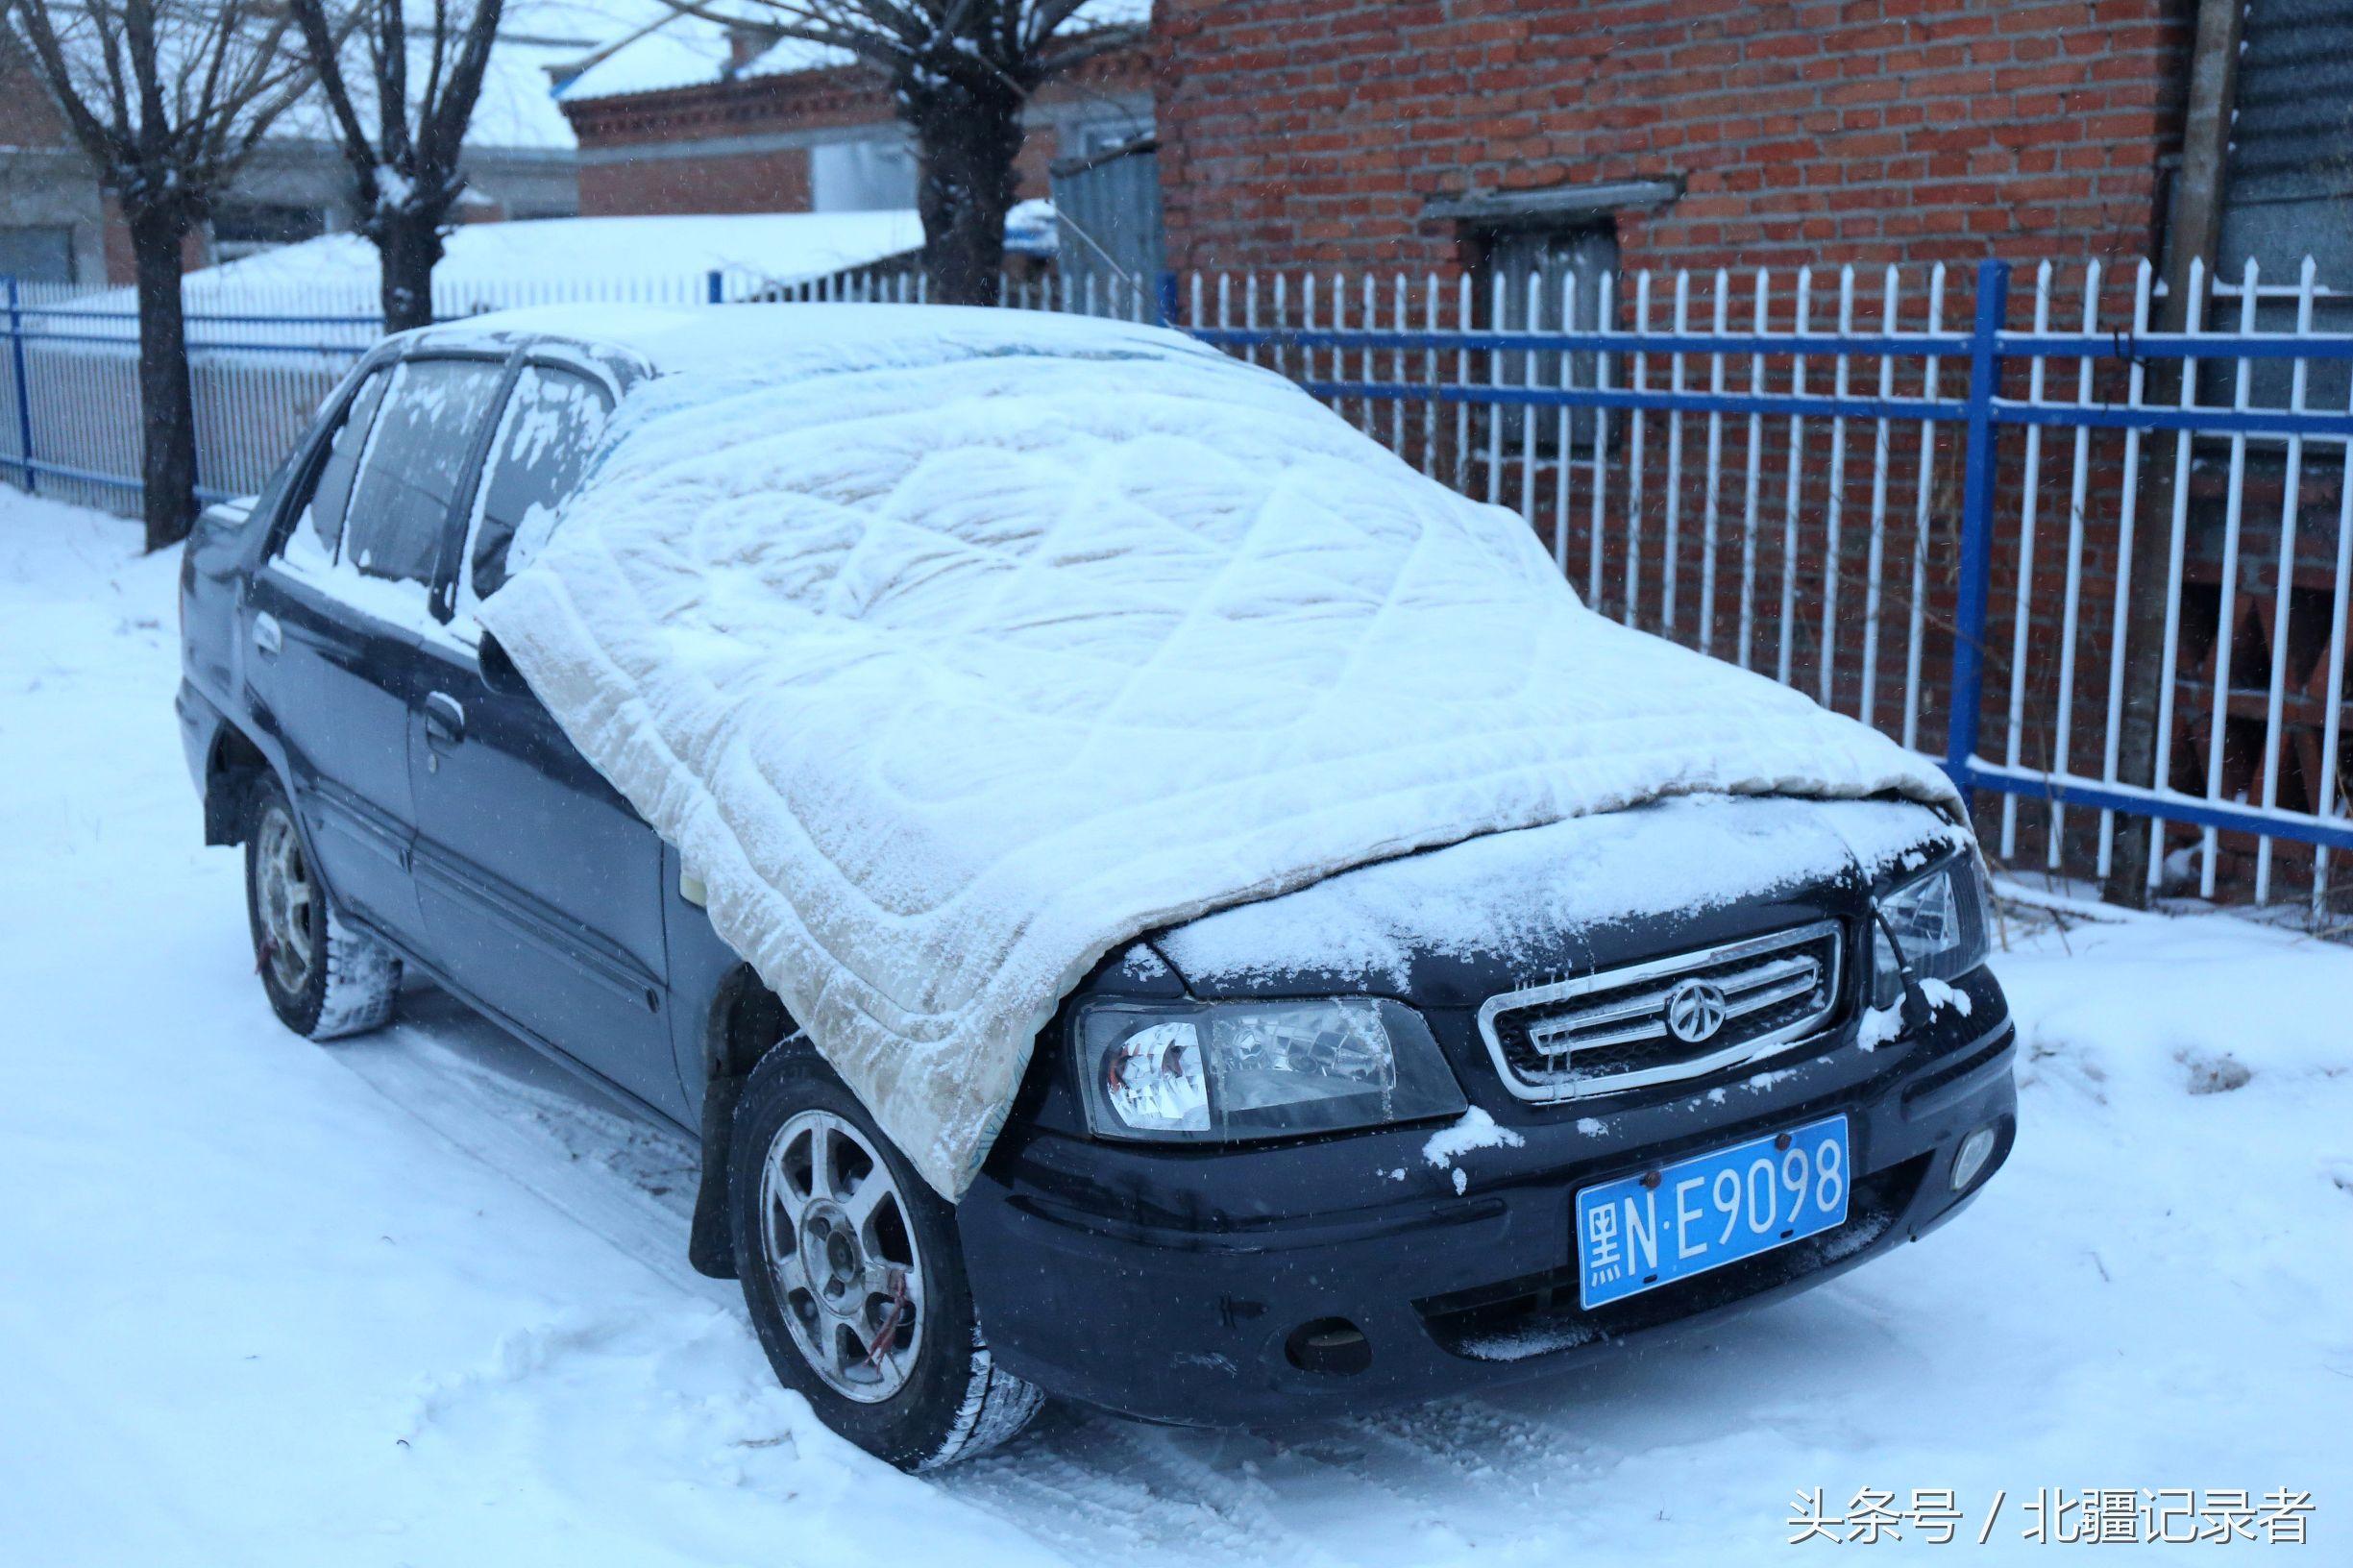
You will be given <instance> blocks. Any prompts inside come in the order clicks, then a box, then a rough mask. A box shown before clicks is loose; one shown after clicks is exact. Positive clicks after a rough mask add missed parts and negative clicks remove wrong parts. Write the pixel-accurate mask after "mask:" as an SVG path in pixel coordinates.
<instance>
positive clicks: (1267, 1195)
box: [958, 971, 2017, 1426]
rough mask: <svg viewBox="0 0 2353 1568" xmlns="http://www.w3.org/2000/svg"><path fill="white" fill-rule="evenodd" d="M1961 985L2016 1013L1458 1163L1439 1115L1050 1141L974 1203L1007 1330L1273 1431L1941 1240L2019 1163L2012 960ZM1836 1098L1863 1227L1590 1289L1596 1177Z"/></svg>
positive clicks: (1160, 1397) (1790, 1289) (1003, 1356)
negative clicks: (1345, 1131)
mask: <svg viewBox="0 0 2353 1568" xmlns="http://www.w3.org/2000/svg"><path fill="white" fill-rule="evenodd" d="M1965 989H1968V990H1969V991H1970V992H1972V993H1973V997H1974V998H1975V999H1976V1000H1977V1001H1978V1002H1979V1003H1980V1004H1981V1005H1979V1006H1977V1007H1975V1008H1973V1015H1974V1017H1975V1018H1976V1019H1978V1020H1981V1021H1982V1020H1987V1019H1993V1020H1997V1021H1994V1022H1992V1023H1991V1024H1989V1025H1985V1026H1982V1027H1977V1028H1971V1027H1969V1026H1968V1023H1967V1020H1961V1019H1953V1018H1950V1017H1948V1019H1947V1020H1946V1027H1943V1028H1937V1027H1934V1026H1932V1027H1931V1028H1930V1030H1929V1031H1927V1033H1926V1036H1925V1037H1924V1039H1923V1040H1921V1041H1918V1042H1916V1043H1914V1044H1913V1045H1911V1046H1910V1047H1909V1048H1907V1049H1904V1050H1901V1051H1900V1052H1899V1051H1894V1050H1885V1051H1883V1052H1882V1053H1881V1054H1880V1056H1879V1057H1878V1058H1876V1059H1872V1058H1866V1057H1864V1056H1863V1053H1860V1052H1859V1051H1858V1050H1857V1049H1856V1048H1855V1047H1853V1046H1851V1045H1847V1046H1844V1047H1841V1048H1839V1049H1838V1050H1835V1051H1832V1052H1828V1053H1826V1054H1825V1055H1823V1056H1821V1057H1819V1058H1817V1059H1816V1060H1815V1064H1814V1066H1815V1069H1816V1070H1813V1071H1811V1072H1808V1071H1805V1070H1800V1071H1797V1072H1791V1073H1784V1074H1768V1075H1765V1080H1766V1081H1768V1082H1769V1086H1770V1087H1768V1088H1766V1089H1764V1090H1755V1089H1753V1088H1752V1087H1751V1086H1738V1087H1736V1088H1735V1089H1734V1090H1731V1091H1729V1092H1728V1091H1727V1090H1724V1089H1722V1088H1719V1089H1716V1090H1707V1091H1703V1092H1700V1093H1696V1094H1693V1095H1691V1096H1689V1097H1687V1098H1685V1099H1682V1100H1667V1101H1660V1102H1656V1103H1654V1104H1652V1105H1650V1106H1648V1107H1646V1108H1643V1109H1642V1110H1640V1111H1637V1112H1629V1113H1625V1114H1620V1115H1613V1114H1610V1113H1607V1112H1604V1113H1601V1114H1599V1115H1594V1116H1579V1115H1576V1114H1575V1112H1574V1110H1570V1111H1567V1112H1554V1113H1552V1114H1550V1115H1539V1116H1534V1117H1531V1118H1529V1119H1526V1120H1523V1121H1521V1122H1519V1123H1517V1124H1515V1125H1514V1126H1513V1129H1512V1130H1513V1131H1514V1132H1516V1134H1517V1135H1518V1137H1519V1138H1520V1139H1521V1141H1520V1142H1519V1144H1518V1145H1517V1146H1509V1145H1505V1146H1497V1147H1491V1148H1487V1149H1482V1150H1479V1151H1476V1152H1474V1153H1471V1154H1469V1155H1466V1156H1463V1157H1461V1158H1460V1160H1459V1161H1458V1162H1457V1163H1456V1164H1454V1165H1452V1166H1441V1165H1435V1164H1431V1163H1430V1162H1429V1161H1427V1160H1425V1159H1424V1151H1423V1145H1424V1144H1425V1143H1426V1142H1427V1141H1428V1139H1429V1137H1430V1133H1431V1131H1432V1130H1431V1129H1430V1128H1427V1127H1423V1128H1419V1129H1397V1130H1394V1131H1385V1132H1381V1133H1376V1134H1365V1135H1358V1136H1356V1137H1352V1138H1345V1139H1330V1140H1327V1141H1324V1142H1320V1143H1310V1144H1298V1145H1291V1146H1288V1147H1284V1148H1279V1149H1259V1150H1237V1149H1227V1150H1221V1151H1200V1150H1185V1151H1171V1150H1168V1149H1145V1148H1139V1147H1133V1146H1118V1145H1108V1144H1103V1143H1099V1142H1090V1141H1087V1140H1085V1139H1071V1138H1062V1137H1033V1138H1030V1139H1027V1140H1025V1141H1021V1142H1019V1144H1018V1146H1017V1149H1016V1150H1015V1151H1014V1152H1012V1153H1011V1154H1009V1155H1008V1156H1007V1157H1006V1158H1004V1159H1001V1160H995V1161H993V1162H992V1164H991V1169H990V1170H989V1171H988V1172H986V1173H984V1175H983V1177H982V1179H981V1180H980V1181H979V1182H978V1183H977V1184H976V1185H975V1186H974V1188H973V1189H972V1190H971V1191H970V1192H969V1193H968V1195H967V1196H966V1198H965V1200H964V1201H963V1203H962V1204H961V1205H960V1206H959V1210H958V1222H959V1225H960V1227H961V1229H962V1232H963V1237H964V1244H965V1253H966V1258H967V1263H968V1269H969V1272H970V1276H971V1281H972V1288H973V1292H974V1296H975V1300H976V1303H977V1305H978V1306H979V1309H980V1314H981V1321H982V1323H983V1324H984V1326H985V1327H986V1330H987V1333H988V1335H989V1341H990V1346H991V1349H992V1352H993V1354H994V1355H995V1357H996V1358H997V1360H999V1361H1001V1362H1002V1363H1003V1364H1004V1365H1005V1366H1006V1367H1007V1368H1008V1369H1009V1370H1011V1371H1013V1372H1016V1373H1017V1374H1018V1375H1020V1376H1021V1377H1023V1378H1026V1379H1028V1380H1029V1381H1030V1382H1032V1383H1035V1384H1038V1385H1040V1386H1041V1387H1042V1388H1044V1389H1045V1390H1046V1391H1047V1392H1049V1393H1052V1394H1054V1395H1057V1396H1059V1397H1062V1398H1066V1399H1071V1400H1076V1401H1079V1402H1082V1403H1085V1404H1088V1405H1092V1406H1095V1407H1098V1408H1101V1409H1110V1410H1114V1411H1116V1412H1119V1413H1121V1414H1125V1415H1130V1416H1135V1417H1139V1418H1141V1419H1145V1420H1152V1421H1161V1422H1167V1423H1173V1424H1180V1425H1189V1426H1268V1425H1278V1424H1281V1423H1284V1422H1287V1421H1295V1420H1299V1419H1302V1418H1312V1417H1317V1416H1327V1415H1333V1414H1338V1413H1343V1412H1350V1411H1356V1410H1361V1409H1372V1408H1378V1407H1381V1406H1385V1405H1391V1404H1402V1403H1408V1402H1411V1401H1416V1400H1421V1399H1426V1398H1431V1397H1435V1396H1439V1395H1443V1394H1449V1393H1458V1392H1462V1391H1465V1390H1469V1389H1475V1388H1480V1387H1486V1386H1492V1385H1495V1384H1504V1383H1507V1382H1511V1381H1514V1380H1517V1379H1522V1378H1527V1377H1531V1376H1535V1375H1540V1374H1543V1373H1547V1372H1551V1371H1554V1370H1556V1369H1560V1368H1563V1367H1565V1366H1568V1365H1570V1364H1572V1363H1574V1362H1576V1361H1578V1360H1581V1359H1585V1358H1589V1357H1593V1356H1599V1355H1604V1354H1607V1353H1609V1352H1610V1351H1612V1350H1613V1349H1615V1348H1617V1347H1618V1346H1620V1345H1622V1344H1623V1343H1624V1342H1626V1341H1627V1340H1628V1339H1630V1338H1633V1337H1638V1336H1639V1337H1648V1336H1651V1335H1656V1334H1659V1333H1662V1332H1666V1331H1670V1330H1675V1329H1688V1328H1692V1327H1697V1326H1700V1325H1703V1324H1706V1323H1708V1322H1711V1321H1714V1320H1716V1319H1718V1318H1721V1317H1724V1316H1727V1315H1728V1314H1730V1313H1733V1312H1737V1311H1747V1310H1749V1309H1751V1308H1753V1307H1756V1306H1759V1305H1762V1304H1764V1303H1767V1302H1771V1301H1774V1300H1777V1299H1778V1298H1780V1297H1782V1296H1786V1295H1790V1294H1793V1293H1795V1292H1796V1291H1799V1290H1802V1289H1804V1288H1806V1287H1808V1286H1813V1285H1818V1284H1820V1283H1822V1282H1823V1281H1825V1280H1827V1279H1829V1278H1831V1277H1833V1276H1835V1275H1837V1274H1839V1273H1841V1272H1843V1271H1845V1270H1846V1269H1849V1268H1851V1267H1853V1266H1854V1265H1856V1264H1857V1263H1860V1262H1864V1261H1866V1260H1867V1259H1870V1258H1873V1257H1875V1256H1877V1255H1878V1254H1880V1253H1882V1252H1886V1251H1889V1250H1892V1249H1893V1248H1895V1247H1896V1246H1898V1245H1900V1243H1902V1242H1904V1241H1907V1240H1915V1239H1918V1238H1919V1237H1922V1236H1924V1235H1925V1234H1926V1233H1927V1232H1928V1231H1930V1230H1932V1229H1934V1228H1935V1227H1936V1226H1938V1225H1940V1224H1942V1223H1943V1222H1944V1221H1946V1220H1947V1219H1949V1218H1950V1217H1951V1216H1952V1215H1953V1214H1954V1213H1957V1212H1958V1211H1959V1210H1960V1209H1961V1208H1962V1207H1963V1206H1965V1205H1966V1204H1967V1203H1968V1202H1969V1201H1970V1200H1971V1199H1972V1198H1973V1197H1974V1196H1975V1194H1976V1193H1977V1192H1978V1191H1980V1190H1982V1189H1983V1188H1984V1185H1985V1183H1986V1181H1987V1180H1988V1179H1990V1178H1991V1176H1992V1174H1993V1172H1994V1171H1995V1170H1997V1169H1998V1168H1999V1167H2000V1165H2001V1164H2003V1163H2004V1162H2005V1161H2006V1160H2007V1159H2008V1157H2009V1152H2010V1147H2011V1144H2012V1142H2013V1141H2014V1138H2015V1129H2016V1116H2017V1092H2016V1090H2015V1087H2014V1085H2013V1081H2012V1061H2013V1058H2014V1056H2015V1054H2016V1053H2015V1050H2014V1039H2015V1037H2014V1034H2013V1031H2012V1028H2011V1025H2010V1023H2009V1020H2008V1018H2007V1017H2006V1009H2005V1008H2004V1007H2003V1006H2002V1002H2001V996H2000V992H1999V990H1998V988H1997V987H1996V986H1995V985H1994V984H1993V982H1992V979H1991V977H1990V976H1988V975H1986V974H1984V973H1983V971H1980V972H1979V973H1978V974H1977V975H1975V976H1973V977H1972V978H1971V983H1970V984H1969V985H1968V986H1967V987H1966V988H1965ZM1984 1004H1990V1005H1984ZM1889 1057H1893V1058H1894V1060H1893V1061H1892V1062H1890V1061H1888V1060H1887V1058H1889ZM1777 1079H1786V1080H1790V1082H1787V1083H1772V1082H1770V1081H1772V1080H1777ZM1841 1112H1843V1113H1845V1114H1846V1115H1847V1116H1848V1117H1849V1118H1850V1139H1851V1158H1852V1160H1853V1163H1854V1169H1855V1171H1856V1183H1855V1187H1854V1191H1853V1195H1852V1200H1851V1205H1850V1217H1849V1219H1848V1221H1847V1222H1846V1224H1844V1225H1843V1226H1841V1227H1839V1228H1838V1229H1836V1230H1832V1231H1829V1232H1826V1233H1824V1234H1822V1235H1820V1236H1817V1237H1809V1238H1807V1239H1805V1240H1802V1241H1799V1242H1795V1243H1792V1244H1790V1245H1787V1246H1783V1247H1780V1248H1777V1249H1776V1250H1774V1251H1772V1252H1768V1253H1763V1254H1760V1255H1758V1256H1756V1257H1753V1258H1751V1259H1748V1260H1745V1261H1742V1262H1736V1263H1732V1264H1729V1265H1728V1266H1726V1267H1723V1268H1720V1269H1717V1270H1714V1271H1711V1272H1709V1273H1706V1274H1702V1275H1698V1276H1694V1277H1691V1278H1688V1279H1684V1280H1680V1281H1677V1282H1675V1283H1673V1284H1670V1285H1668V1286H1661V1287H1659V1288H1657V1289H1654V1290H1652V1291H1649V1292H1646V1293H1644V1294H1642V1295H1638V1296H1634V1297H1631V1298H1629V1299H1626V1300H1624V1301H1621V1302H1618V1303H1615V1304H1612V1305H1610V1306H1607V1307H1605V1308H1602V1309H1600V1310H1598V1311H1593V1312H1586V1311H1583V1310H1581V1307H1580V1306H1579V1301H1578V1281H1577V1271H1576V1268H1575V1264H1574V1259H1575V1254H1574V1248H1573V1226H1572V1218H1573V1215H1574V1213H1575V1203H1576V1193H1577V1191H1578V1189H1579V1188H1583V1187H1587V1186H1590V1185H1592V1184H1593V1183H1595V1182H1601V1181H1607V1180H1611V1179H1613V1178H1616V1177H1620V1176H1624V1175H1628V1174H1632V1173H1637V1172H1640V1171H1643V1170H1646V1169H1648V1168H1650V1167H1652V1166H1654V1165H1657V1164H1664V1163H1667V1162H1670V1161H1673V1160H1676V1159H1679V1158H1681V1157H1683V1156H1685V1155H1688V1154H1693V1153H1698V1152H1702V1151H1703V1150H1706V1149H1710V1148H1716V1147H1721V1146H1723V1145H1726V1144H1730V1143H1735V1142H1738V1141H1740V1140H1741V1139H1746V1138H1750V1137H1753V1136H1755V1135H1757V1134H1759V1133H1770V1132H1773V1131H1777V1130H1779V1129H1782V1128H1787V1127H1795V1126H1799V1125H1802V1124H1803V1123H1805V1122H1807V1121H1810V1120H1813V1119H1816V1118H1818V1117H1820V1116H1822V1115H1831V1114H1837V1113H1841ZM1499 1119H1500V1117H1499ZM1986 1126H1994V1127H1997V1128H1998V1129H1999V1137H1998V1144H1997V1147H1996V1150H1995V1153H1994V1157H1993V1158H1992V1159H1991V1160H1990V1161H1989V1162H1988V1163H1987V1165H1986V1168H1985V1171H1984V1172H1983V1173H1982V1174H1980V1175H1979V1176H1978V1177H1977V1178H1976V1179H1975V1181H1974V1182H1973V1185H1972V1186H1971V1188H1970V1189H1969V1190H1968V1191H1967V1192H1965V1193H1955V1192H1953V1191H1952V1190H1951V1188H1950V1182H1949V1177H1950V1172H1951V1168H1952V1162H1953V1157H1954V1154H1955V1152H1956V1150H1957V1149H1958V1148H1959V1146H1960V1143H1961V1141H1962V1139H1965V1138H1966V1137H1967V1136H1968V1135H1969V1134H1970V1133H1971V1132H1972V1131H1973V1130H1975V1129H1977V1128H1979V1127H1986ZM1457 1168H1459V1169H1460V1171H1461V1172H1462V1173H1463V1177H1464V1179H1463V1181H1462V1183H1461V1184H1460V1188H1459V1190H1458V1187H1457V1184H1456V1182H1455V1180H1454V1177H1455V1172H1456V1169H1457ZM1336 1325H1340V1326H1342V1327H1341V1328H1340V1329H1339V1331H1338V1332H1337V1334H1335V1326H1336ZM1350 1331H1354V1332H1357V1333H1360V1334H1361V1335H1362V1340H1361V1342H1360V1343H1359V1342H1357V1341H1355V1340H1354V1338H1353V1335H1352V1333H1351V1332H1350ZM1335 1343H1337V1344H1339V1345H1340V1346H1341V1347H1342V1348H1341V1349H1340V1350H1339V1351H1338V1352H1337V1353H1335V1352H1334V1350H1333V1349H1332V1347H1333V1345H1334V1344H1335Z"/></svg>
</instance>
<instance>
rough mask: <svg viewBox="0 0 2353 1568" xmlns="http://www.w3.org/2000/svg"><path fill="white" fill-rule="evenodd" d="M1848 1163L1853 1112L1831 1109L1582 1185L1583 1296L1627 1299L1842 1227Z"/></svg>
mask: <svg viewBox="0 0 2353 1568" xmlns="http://www.w3.org/2000/svg"><path fill="white" fill-rule="evenodd" d="M1783 1138H1787V1139H1788V1140H1789V1141H1788V1144H1787V1146H1786V1147H1784V1146H1782V1143H1781V1139H1783ZM1850 1173H1851V1165H1850V1164H1849V1162H1848V1158H1847V1118H1846V1117H1845V1116H1830V1117H1828V1118H1826V1119H1825V1120H1822V1121H1817V1122H1814V1123H1813V1124H1811V1125H1810V1126H1805V1127H1800V1128H1797V1129H1795V1130H1794V1131H1792V1132H1789V1133H1786V1134H1780V1133H1769V1134H1767V1135H1766V1136H1765V1137H1763V1138H1752V1139H1749V1141H1747V1142H1746V1143H1735V1144H1734V1145H1732V1146H1731V1147H1730V1148H1728V1149H1716V1150H1714V1151H1712V1152H1710V1153H1707V1154H1695V1155H1693V1156H1692V1157H1691V1158H1690V1159H1688V1160H1679V1161H1677V1162H1676V1163H1675V1164H1671V1165H1665V1166H1662V1167H1660V1168H1659V1169H1658V1170H1656V1171H1654V1172H1645V1173H1644V1174H1642V1175H1640V1176H1629V1177H1626V1178H1625V1179H1623V1180H1621V1181H1615V1182H1604V1183H1603V1184H1602V1185H1601V1186H1599V1187H1588V1188H1584V1189H1583V1190H1582V1191H1581V1192H1579V1193H1578V1194H1577V1255H1578V1259H1579V1262H1580V1264H1581V1267H1580V1269H1579V1277H1580V1281H1581V1296H1582V1298H1583V1301H1584V1305H1585V1306H1586V1308H1588V1309H1591V1308H1595V1307H1603V1306H1606V1305H1608V1304H1609V1303H1610V1302H1613V1301H1623V1300H1624V1299H1626V1298H1627V1297H1628V1296H1638V1295H1640V1294H1641V1293H1642V1292H1643V1291H1645V1290H1655V1289H1656V1288H1658V1286H1662V1285H1670V1284H1673V1283H1674V1282H1675V1281H1677V1280H1681V1279H1688V1278H1690V1277H1691V1276H1692V1275H1694V1274H1704V1273H1706V1272H1707V1271H1708V1270H1709V1269H1711V1268H1722V1267H1723V1266H1724V1265H1725V1264H1727V1263H1736V1262H1740V1260H1741V1259H1743V1258H1753V1257H1755V1256H1756V1255H1757V1254H1758V1253H1760V1252H1770V1251H1772V1250H1773V1249H1774V1248H1775V1247H1778V1246H1785V1245H1787V1244H1788V1243H1789V1242H1792V1241H1797V1240H1802V1239H1803V1238H1804V1237H1809V1236H1814V1235H1818V1234H1819V1233H1821V1232H1823V1231H1827V1230H1833V1229H1836V1228H1837V1227H1838V1226H1840V1225H1843V1224H1845V1223H1846V1221H1847V1188H1848V1186H1849V1181H1848V1178H1849V1175H1850Z"/></svg>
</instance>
